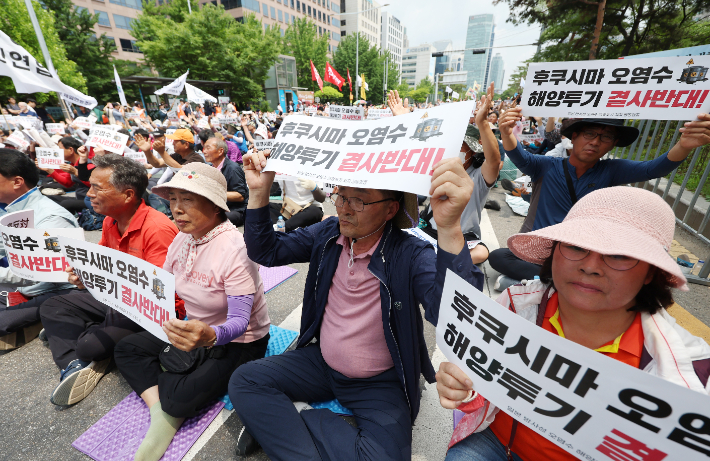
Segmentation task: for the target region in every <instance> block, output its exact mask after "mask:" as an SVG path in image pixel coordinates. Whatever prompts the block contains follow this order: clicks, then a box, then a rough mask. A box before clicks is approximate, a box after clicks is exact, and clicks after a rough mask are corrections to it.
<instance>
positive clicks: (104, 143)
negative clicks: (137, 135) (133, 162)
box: [86, 127, 128, 154]
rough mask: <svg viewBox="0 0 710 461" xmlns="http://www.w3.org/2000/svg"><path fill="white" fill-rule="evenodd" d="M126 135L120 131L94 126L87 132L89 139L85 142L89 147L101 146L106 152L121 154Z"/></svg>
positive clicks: (126, 138) (126, 139)
mask: <svg viewBox="0 0 710 461" xmlns="http://www.w3.org/2000/svg"><path fill="white" fill-rule="evenodd" d="M127 141H128V136H127V135H125V134H122V133H117V132H115V131H113V130H109V129H106V128H98V127H94V128H92V129H91V131H90V132H89V140H88V141H87V142H86V145H87V146H90V147H101V148H103V149H104V150H105V151H107V152H113V153H114V154H123V148H124V147H125V146H126V142H127Z"/></svg>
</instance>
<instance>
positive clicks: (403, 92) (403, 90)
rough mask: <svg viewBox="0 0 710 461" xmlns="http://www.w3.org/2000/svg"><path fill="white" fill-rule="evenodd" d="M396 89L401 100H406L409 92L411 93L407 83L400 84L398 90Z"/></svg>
mask: <svg viewBox="0 0 710 461" xmlns="http://www.w3.org/2000/svg"><path fill="white" fill-rule="evenodd" d="M394 89H395V90H397V92H398V93H399V97H400V98H406V97H407V96H408V95H409V92H410V91H411V90H410V88H409V84H408V83H407V82H402V83H400V84H399V85H398V86H397V88H394Z"/></svg>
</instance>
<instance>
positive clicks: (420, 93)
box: [407, 88, 433, 102]
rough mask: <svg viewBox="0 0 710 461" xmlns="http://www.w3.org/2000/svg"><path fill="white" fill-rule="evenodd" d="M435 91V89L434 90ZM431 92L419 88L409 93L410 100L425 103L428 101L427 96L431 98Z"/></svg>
mask: <svg viewBox="0 0 710 461" xmlns="http://www.w3.org/2000/svg"><path fill="white" fill-rule="evenodd" d="M432 91H433V89H432ZM429 94H431V93H429V91H428V90H427V89H426V88H417V89H416V90H412V91H410V92H409V96H407V97H408V98H411V99H412V100H414V102H424V101H426V98H427V96H429Z"/></svg>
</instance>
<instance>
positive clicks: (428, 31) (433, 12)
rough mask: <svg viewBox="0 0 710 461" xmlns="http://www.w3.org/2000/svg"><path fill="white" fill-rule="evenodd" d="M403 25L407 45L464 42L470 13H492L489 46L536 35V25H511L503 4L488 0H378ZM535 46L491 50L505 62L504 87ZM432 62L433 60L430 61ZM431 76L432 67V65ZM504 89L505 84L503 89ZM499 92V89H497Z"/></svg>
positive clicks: (524, 40) (459, 46)
mask: <svg viewBox="0 0 710 461" xmlns="http://www.w3.org/2000/svg"><path fill="white" fill-rule="evenodd" d="M378 1H379V3H380V4H382V5H384V4H386V3H389V6H386V7H384V10H385V11H389V12H390V13H392V14H393V15H394V16H396V17H397V19H399V20H400V22H401V23H402V24H403V25H404V27H406V28H407V36H408V37H409V46H410V47H415V46H418V45H420V44H423V43H429V44H432V43H434V42H435V41H437V40H451V41H452V42H453V46H454V50H462V49H464V48H465V45H466V30H467V28H468V18H469V16H472V15H474V14H491V13H492V14H493V15H495V24H496V29H495V41H494V43H493V46H499V45H500V46H506V45H523V44H527V43H534V42H536V41H537V39H538V37H539V36H540V28H539V26H537V25H536V26H533V27H530V26H527V25H522V26H517V27H516V26H514V25H513V24H510V23H507V22H506V20H507V19H508V16H509V9H508V6H507V5H506V4H505V3H501V4H499V5H493V2H492V1H491V0H475V1H474V0H384V1H383V0H378ZM536 48H537V47H536V46H522V47H514V48H499V49H494V50H493V54H494V55H495V54H496V53H500V54H501V56H502V57H503V62H504V63H505V77H504V80H505V86H506V87H507V86H508V79H509V77H510V75H511V74H512V73H513V72H514V71H515V68H516V67H518V66H519V65H520V64H521V63H522V62H523V61H525V60H526V59H529V58H531V57H532V56H533V54H535V50H536ZM432 61H433V60H432ZM432 75H433V66H432ZM503 89H505V87H504V88H503ZM501 91H502V90H501Z"/></svg>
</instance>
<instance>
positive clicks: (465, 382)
mask: <svg viewBox="0 0 710 461" xmlns="http://www.w3.org/2000/svg"><path fill="white" fill-rule="evenodd" d="M436 391H437V392H438V393H439V402H440V403H441V406H442V407H444V408H447V409H449V410H453V409H455V408H458V406H459V405H461V402H462V401H464V400H465V399H466V398H467V397H469V391H473V381H471V379H470V378H469V377H468V376H466V373H464V372H463V371H461V369H460V368H459V367H457V366H456V365H454V364H453V363H450V362H442V363H441V365H439V371H437V372H436Z"/></svg>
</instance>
